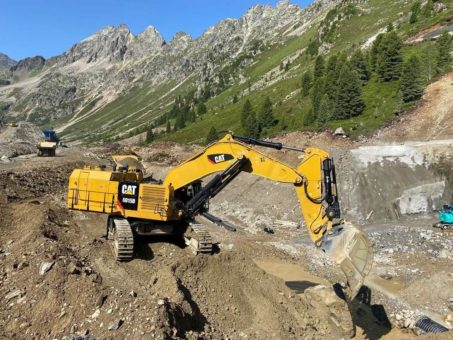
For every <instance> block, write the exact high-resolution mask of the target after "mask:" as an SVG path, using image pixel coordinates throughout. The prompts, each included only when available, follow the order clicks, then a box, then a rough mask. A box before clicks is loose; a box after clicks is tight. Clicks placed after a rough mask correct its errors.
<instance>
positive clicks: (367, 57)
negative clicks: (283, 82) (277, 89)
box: [301, 25, 452, 127]
mask: <svg viewBox="0 0 453 340" xmlns="http://www.w3.org/2000/svg"><path fill="white" fill-rule="evenodd" d="M387 30H388V32H387V33H383V34H380V35H378V36H377V37H376V39H375V41H374V42H373V45H372V48H371V50H370V51H362V50H361V49H358V50H356V51H354V52H353V53H352V55H351V56H349V57H348V56H347V55H346V53H344V52H343V53H339V54H335V55H332V56H330V57H329V58H328V59H325V58H324V56H322V55H318V56H317V57H316V59H315V61H314V66H313V69H312V70H311V71H307V72H305V73H304V74H303V76H302V79H301V94H302V97H307V98H309V99H310V103H311V108H310V110H309V112H308V114H306V115H305V119H304V125H311V124H313V123H316V124H317V125H318V126H319V127H322V126H325V124H326V123H327V122H328V121H329V120H337V119H348V118H352V117H355V116H358V115H360V114H361V113H362V112H363V111H364V109H365V104H364V101H363V99H362V87H363V86H364V85H366V84H367V82H368V81H369V80H370V79H371V77H372V75H373V74H374V75H375V76H376V77H377V79H378V81H380V82H391V81H400V91H401V98H402V100H403V102H406V103H407V102H411V101H414V100H417V99H419V98H420V97H421V95H422V92H423V85H424V83H425V82H426V81H425V80H424V79H423V72H422V65H421V60H420V58H419V57H418V56H417V55H415V54H413V55H411V56H410V57H408V58H407V59H406V60H404V58H403V54H402V47H403V42H402V40H401V38H400V37H399V36H398V34H397V33H396V32H395V31H394V30H393V27H392V26H391V25H389V27H388V28H387ZM451 41H452V39H451V37H450V36H449V34H448V33H447V32H444V33H443V34H442V35H441V36H440V37H439V38H438V40H437V42H436V52H435V57H434V58H432V59H433V60H430V63H431V62H432V63H433V64H435V65H434V74H442V73H444V72H446V71H448V70H449V69H451V56H450V50H451Z"/></svg>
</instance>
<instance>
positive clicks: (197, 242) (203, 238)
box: [184, 222, 212, 255]
mask: <svg viewBox="0 0 453 340" xmlns="http://www.w3.org/2000/svg"><path fill="white" fill-rule="evenodd" d="M184 241H185V243H186V245H187V246H188V247H190V249H192V251H193V252H194V254H195V255H198V254H212V237H211V234H210V233H209V231H208V230H207V229H206V227H205V226H204V225H203V224H201V223H196V222H190V225H189V228H188V232H187V233H186V234H185V235H184Z"/></svg>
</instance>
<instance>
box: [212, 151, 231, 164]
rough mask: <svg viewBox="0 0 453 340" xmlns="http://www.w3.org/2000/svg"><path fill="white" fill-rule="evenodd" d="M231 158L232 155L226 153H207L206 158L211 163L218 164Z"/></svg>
mask: <svg viewBox="0 0 453 340" xmlns="http://www.w3.org/2000/svg"><path fill="white" fill-rule="evenodd" d="M233 158H234V157H233V155H230V154H227V153H220V154H214V155H208V159H209V161H210V162H211V163H212V164H219V163H222V162H226V161H230V160H232V159H233Z"/></svg>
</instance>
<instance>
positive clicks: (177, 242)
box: [0, 74, 453, 339]
mask: <svg viewBox="0 0 453 340" xmlns="http://www.w3.org/2000/svg"><path fill="white" fill-rule="evenodd" d="M440 82H443V85H442V86H443V87H441V92H440V95H438V96H437V97H434V98H432V97H430V96H434V94H433V93H434V92H436V91H438V92H439V91H440V90H439V88H438V86H440V85H439V82H436V83H434V84H433V86H432V89H428V90H427V93H426V94H425V103H424V104H422V106H421V107H420V108H418V109H417V110H425V111H426V112H425V113H423V112H419V111H417V110H416V111H415V112H414V113H413V114H414V115H423V117H424V118H425V119H426V121H427V122H428V121H430V120H429V117H426V115H429V114H431V115H435V114H436V112H435V111H432V110H431V111H429V110H427V109H426V105H430V106H433V107H435V106H436V105H437V104H436V103H437V101H438V100H439V99H438V98H439V96H440V97H442V98H443V99H442V100H444V101H443V109H442V115H444V116H445V117H447V116H448V115H449V116H450V117H451V116H452V115H453V111H452V107H451V105H452V103H451V100H450V101H448V100H447V101H445V98H444V96H445V95H446V96H447V97H448V96H450V98H451V94H452V90H451V87H452V86H451V83H452V75H451V74H450V75H449V76H447V77H444V78H442V79H441V80H440ZM445 93H446V94H445ZM448 105H449V106H448ZM444 106H448V107H447V108H446V111H445V108H444ZM436 117H437V116H436ZM445 117H444V118H439V119H436V120H434V119H433V120H432V121H433V122H435V124H440V123H439V122H441V120H442V119H445ZM411 119H412V118H410V117H408V118H404V122H407V121H410V120H411ZM418 122H419V120H417V121H416V122H415V123H413V126H414V129H415V128H417V126H418V125H417V124H418ZM398 124H400V125H398ZM404 124H405V123H401V122H400V123H398V122H397V123H395V125H394V126H389V127H387V128H386V129H384V130H382V131H381V133H380V134H379V135H378V136H376V137H373V138H371V139H368V140H363V141H360V142H353V141H350V140H349V139H347V138H341V137H334V136H332V135H330V134H328V133H324V134H317V135H313V134H309V133H293V134H288V135H285V136H280V137H279V138H278V140H281V141H283V142H286V143H288V144H292V145H300V146H304V145H306V144H312V145H316V146H319V147H323V148H326V149H328V150H329V151H331V152H332V153H333V154H334V155H335V156H336V158H338V159H340V160H342V161H340V166H339V168H340V169H339V172H340V171H343V176H346V175H345V174H344V173H345V172H347V171H349V170H347V168H348V167H347V163H348V157H350V156H348V155H349V154H347V153H348V152H349V151H350V150H351V149H353V148H359V149H360V147H370V146H374V145H379V143H390V142H392V143H394V142H397V143H399V144H404V143H406V141H410V143H412V142H413V141H414V139H413V138H412V137H413V136H406V135H404V134H401V133H400V132H399V131H400V130H401V128H402V127H404V126H405V125H404ZM444 126H446V127H447V130H445V131H444V130H442V131H439V129H436V130H435V136H428V135H426V136H423V135H419V136H418V137H419V138H418V139H417V140H420V141H432V140H433V139H436V140H438V141H443V143H447V145H450V144H448V143H451V139H449V138H451V137H452V136H451V133H450V131H451V124H450V125H448V124H444ZM406 127H407V126H406ZM430 131H431V130H430V129H423V132H425V133H426V134H428V133H429V132H430ZM433 131H434V130H433ZM445 141H446V142H445ZM448 141H450V142H448ZM408 143H409V142H408ZM408 145H409V144H408ZM410 145H412V144H410ZM196 150H199V147H197V146H180V145H175V144H172V143H164V142H158V143H155V144H154V145H153V147H152V149H149V148H142V147H134V146H130V145H107V146H103V147H97V148H90V149H87V148H82V147H76V146H74V147H68V148H60V149H58V152H57V157H55V158H42V157H35V156H33V155H28V156H20V157H15V158H10V159H8V161H4V162H1V163H0V207H1V211H2V213H1V214H0V299H1V303H2V308H1V309H0V338H5V339H13V338H17V339H54V338H55V339H123V338H127V339H152V338H158V339H173V338H183V339H185V338H187V339H199V338H201V339H245V338H248V339H268V338H271V339H339V338H345V339H346V338H349V337H350V336H351V335H352V334H353V333H355V338H356V339H413V338H417V337H419V336H422V337H423V338H426V339H430V338H432V339H434V336H435V338H436V339H449V338H452V337H453V334H452V333H451V331H450V332H447V333H442V334H436V335H432V334H426V335H424V334H422V332H420V330H418V329H417V328H416V327H415V322H416V320H417V318H418V317H419V316H420V315H427V316H429V317H431V318H432V319H433V320H436V321H438V322H439V323H442V324H444V325H445V326H450V327H451V326H453V324H450V323H449V321H453V314H452V313H453V269H452V267H451V263H452V262H451V261H452V259H453V230H451V231H450V230H446V231H442V230H439V229H434V228H432V224H433V222H435V219H436V216H435V214H434V213H432V212H427V213H418V214H408V215H405V216H399V218H397V219H391V218H387V216H386V215H385V214H382V215H381V214H380V213H379V211H378V210H376V211H375V212H374V214H373V212H370V213H369V214H366V215H367V216H366V217H365V218H359V217H358V218H357V220H356V221H354V222H356V223H358V224H359V225H360V226H361V227H362V228H363V229H364V230H365V232H366V233H367V234H368V235H369V237H370V239H371V240H372V242H373V245H374V251H375V262H374V263H375V264H374V267H373V269H372V274H371V275H370V277H369V278H368V279H367V281H366V282H365V284H366V287H363V288H362V290H361V291H360V292H359V295H358V296H357V298H355V299H354V300H353V301H352V302H350V303H349V304H347V303H346V302H345V301H344V300H342V299H341V298H340V297H338V295H339V296H341V285H342V284H344V280H345V278H344V276H343V274H342V273H341V271H340V270H339V269H338V268H337V267H336V266H335V265H334V264H333V263H332V262H331V261H330V260H329V259H328V258H327V257H326V256H325V255H324V254H323V253H322V252H321V251H319V250H318V249H316V247H315V246H314V245H313V244H312V243H311V241H310V239H309V237H308V233H307V231H306V230H305V227H304V225H303V223H302V221H301V217H300V211H299V207H298V203H297V200H296V196H295V195H294V193H291V192H292V191H291V188H290V187H289V188H288V187H286V186H284V185H282V184H276V183H272V182H268V181H265V180H262V179H257V178H255V177H252V176H250V175H248V174H241V175H240V176H239V177H238V178H237V179H235V180H234V181H233V183H232V184H231V185H230V186H228V187H227V188H226V189H225V190H224V191H223V192H221V193H220V194H219V195H218V196H216V197H215V198H214V199H213V200H212V201H211V208H210V211H211V212H212V213H213V214H214V215H217V216H219V217H221V218H223V219H225V220H227V221H228V222H230V223H232V224H234V225H236V226H237V227H238V231H237V232H229V231H227V230H224V229H222V228H220V227H218V226H215V225H212V224H209V223H207V222H205V221H203V223H205V224H206V225H207V228H208V229H209V231H210V232H211V234H212V235H213V238H214V240H215V242H216V251H215V254H214V255H211V256H195V255H193V254H192V252H191V251H190V250H189V249H188V248H187V247H186V246H185V245H184V241H183V239H182V238H177V237H170V236H153V237H151V236H150V237H142V238H139V239H137V245H136V247H137V249H136V257H135V259H134V260H132V261H131V262H128V263H117V262H115V261H114V258H113V251H112V249H111V245H110V244H109V242H108V241H107V240H106V239H105V238H104V234H105V225H106V219H107V216H106V215H103V214H94V213H86V212H76V211H70V210H68V209H67V208H66V189H67V181H68V177H69V174H70V173H71V171H72V169H74V168H75V167H80V166H82V165H83V164H89V165H98V164H108V163H109V161H108V159H109V157H110V155H111V154H115V153H119V152H120V151H121V152H122V153H124V152H128V151H134V152H135V153H137V154H139V155H140V156H141V157H142V159H143V163H144V165H145V168H146V171H147V173H148V174H153V176H154V177H156V178H163V177H164V175H165V173H166V172H167V171H168V169H170V168H171V167H172V166H175V165H177V164H178V163H179V162H181V161H182V160H183V159H185V158H187V157H188V156H190V155H192V154H193V152H195V151H196ZM267 153H268V154H271V155H274V156H276V157H279V158H280V159H282V160H284V161H287V162H290V163H291V162H294V160H295V162H296V163H297V154H296V155H295V156H294V155H293V154H290V153H283V154H281V155H277V153H276V152H270V153H269V152H267ZM448 155H451V154H447V156H448ZM443 162H447V163H448V162H450V163H448V164H450V165H451V164H453V158H449V159H448V157H447V159H446V160H445V159H444V160H443ZM450 168H451V167H450ZM392 171H394V170H393V169H392ZM351 176H354V173H352V174H351ZM442 176H444V177H445V178H446V179H445V181H446V183H447V184H446V186H447V189H448V187H449V186H451V182H449V178H453V177H449V176H451V172H448V170H447V172H443V173H442ZM451 189H452V188H451V187H450V190H451ZM340 194H342V193H341V192H340ZM349 204H351V203H349ZM346 207H347V208H348V209H349V211H352V210H353V209H352V207H349V206H348V205H346ZM348 209H346V210H348ZM384 210H385V209H383V211H384ZM368 215H369V216H368ZM264 227H270V228H272V229H273V233H267V232H264V230H263V229H264ZM320 285H321V286H320ZM323 286H324V288H323ZM335 292H336V294H335Z"/></svg>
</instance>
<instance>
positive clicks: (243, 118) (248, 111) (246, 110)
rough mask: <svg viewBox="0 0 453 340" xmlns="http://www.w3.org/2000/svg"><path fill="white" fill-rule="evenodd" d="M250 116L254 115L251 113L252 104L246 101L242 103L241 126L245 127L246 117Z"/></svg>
mask: <svg viewBox="0 0 453 340" xmlns="http://www.w3.org/2000/svg"><path fill="white" fill-rule="evenodd" d="M251 114H255V112H253V107H252V103H250V100H248V99H247V100H246V101H245V103H244V106H243V107H242V112H241V126H242V127H245V121H246V120H247V117H248V116H249V115H251Z"/></svg>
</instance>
